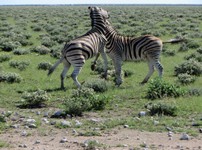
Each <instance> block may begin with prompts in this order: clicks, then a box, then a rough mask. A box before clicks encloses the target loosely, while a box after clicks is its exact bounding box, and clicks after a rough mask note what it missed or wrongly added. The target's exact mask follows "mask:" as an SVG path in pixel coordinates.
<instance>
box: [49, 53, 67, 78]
mask: <svg viewBox="0 0 202 150" xmlns="http://www.w3.org/2000/svg"><path fill="white" fill-rule="evenodd" d="M63 60H64V57H61V58H60V59H59V60H58V61H57V62H56V63H55V64H54V65H53V66H52V67H51V68H50V69H49V71H48V76H49V75H51V74H52V73H53V71H54V70H55V68H57V66H58V65H59V64H60V63H61V62H62V61H63Z"/></svg>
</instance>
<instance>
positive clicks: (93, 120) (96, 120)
mask: <svg viewBox="0 0 202 150" xmlns="http://www.w3.org/2000/svg"><path fill="white" fill-rule="evenodd" d="M90 121H92V122H94V123H97V122H99V120H98V119H95V118H92V119H90Z"/></svg>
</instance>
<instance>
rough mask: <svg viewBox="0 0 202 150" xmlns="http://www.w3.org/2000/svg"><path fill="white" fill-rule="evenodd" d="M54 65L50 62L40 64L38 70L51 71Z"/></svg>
mask: <svg viewBox="0 0 202 150" xmlns="http://www.w3.org/2000/svg"><path fill="white" fill-rule="evenodd" d="M51 66H52V64H51V63H50V62H41V63H39V64H38V69H41V70H49V69H50V68H51Z"/></svg>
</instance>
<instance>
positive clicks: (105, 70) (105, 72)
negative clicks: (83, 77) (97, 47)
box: [101, 52, 108, 79]
mask: <svg viewBox="0 0 202 150" xmlns="http://www.w3.org/2000/svg"><path fill="white" fill-rule="evenodd" d="M101 55H102V58H103V60H104V78H105V79H107V69H108V60H107V55H106V53H105V52H102V53H101Z"/></svg>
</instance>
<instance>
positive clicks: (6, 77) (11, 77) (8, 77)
mask: <svg viewBox="0 0 202 150" xmlns="http://www.w3.org/2000/svg"><path fill="white" fill-rule="evenodd" d="M21 81H22V77H21V76H20V75H19V74H17V73H10V72H9V73H5V72H0V82H7V83H19V82H21Z"/></svg>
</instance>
